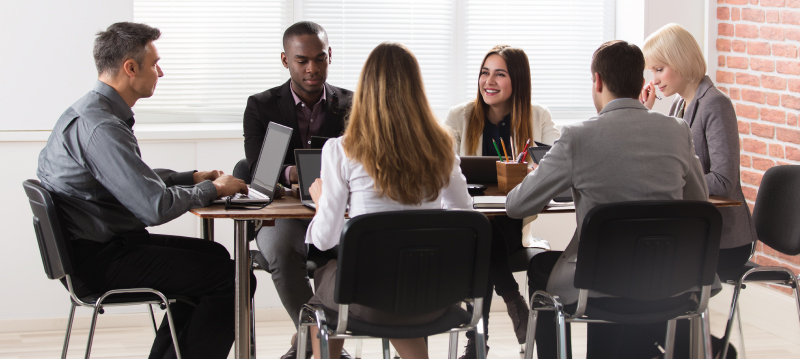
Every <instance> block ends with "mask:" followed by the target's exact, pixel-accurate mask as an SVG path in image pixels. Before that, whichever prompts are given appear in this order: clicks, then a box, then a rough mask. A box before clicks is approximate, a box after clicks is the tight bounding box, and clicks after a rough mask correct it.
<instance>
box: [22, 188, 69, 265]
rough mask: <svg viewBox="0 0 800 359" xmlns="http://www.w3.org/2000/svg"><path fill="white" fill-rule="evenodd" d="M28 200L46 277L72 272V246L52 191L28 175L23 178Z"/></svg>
mask: <svg viewBox="0 0 800 359" xmlns="http://www.w3.org/2000/svg"><path fill="white" fill-rule="evenodd" d="M22 187H23V188H25V194H27V195H28V202H29V203H30V204H31V210H32V211H33V229H34V231H35V232H36V240H37V241H38V242H39V253H40V254H41V255H42V264H43V265H44V271H45V273H47V277H48V278H50V279H60V278H62V277H64V276H65V275H71V274H72V261H71V260H70V258H71V256H70V255H71V250H72V247H71V246H70V245H69V243H68V241H66V240H65V237H64V232H63V229H62V227H61V224H60V222H59V219H58V214H57V212H56V206H55V203H54V202H53V198H52V197H51V196H50V193H49V192H47V190H46V189H44V187H42V186H41V184H40V183H39V181H37V180H33V179H29V180H27V181H25V182H22Z"/></svg>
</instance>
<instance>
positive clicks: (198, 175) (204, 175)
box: [192, 170, 225, 184]
mask: <svg viewBox="0 0 800 359" xmlns="http://www.w3.org/2000/svg"><path fill="white" fill-rule="evenodd" d="M224 174H225V173H223V172H222V171H217V170H213V171H202V172H195V173H194V174H193V175H192V177H194V184H198V183H200V182H203V181H205V180H209V181H213V180H215V179H217V178H219V176H222V175H224Z"/></svg>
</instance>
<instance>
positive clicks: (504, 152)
mask: <svg viewBox="0 0 800 359" xmlns="http://www.w3.org/2000/svg"><path fill="white" fill-rule="evenodd" d="M500 145H501V146H503V154H504V155H505V156H506V162H508V152H506V143H505V142H503V139H502V138H501V139H500Z"/></svg>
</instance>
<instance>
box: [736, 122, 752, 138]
mask: <svg viewBox="0 0 800 359" xmlns="http://www.w3.org/2000/svg"><path fill="white" fill-rule="evenodd" d="M738 122H739V133H741V134H743V135H749V134H750V122H748V121H742V120H739V121H738Z"/></svg>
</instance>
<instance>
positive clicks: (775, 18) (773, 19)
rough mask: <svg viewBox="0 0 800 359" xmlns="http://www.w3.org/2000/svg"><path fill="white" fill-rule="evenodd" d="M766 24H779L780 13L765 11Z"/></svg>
mask: <svg viewBox="0 0 800 359" xmlns="http://www.w3.org/2000/svg"><path fill="white" fill-rule="evenodd" d="M767 22H768V23H770V24H779V23H780V22H781V12H780V11H778V10H767Z"/></svg>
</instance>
